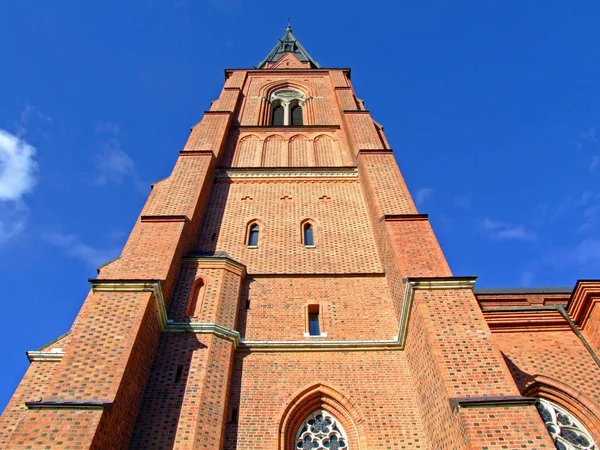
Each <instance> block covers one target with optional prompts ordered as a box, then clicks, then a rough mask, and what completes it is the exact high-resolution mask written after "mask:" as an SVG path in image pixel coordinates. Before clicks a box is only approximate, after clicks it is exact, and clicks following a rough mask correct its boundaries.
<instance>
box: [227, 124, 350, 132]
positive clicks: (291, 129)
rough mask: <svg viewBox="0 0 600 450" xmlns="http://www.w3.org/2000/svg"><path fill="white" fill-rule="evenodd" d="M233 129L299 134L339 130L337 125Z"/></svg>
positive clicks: (249, 126)
mask: <svg viewBox="0 0 600 450" xmlns="http://www.w3.org/2000/svg"><path fill="white" fill-rule="evenodd" d="M232 128H234V129H236V130H239V131H247V132H255V133H257V132H265V131H271V132H273V131H280V132H285V133H292V132H294V133H298V132H300V131H335V130H339V129H340V126H339V125H337V124H330V125H281V126H280V125H236V126H233V127H232Z"/></svg>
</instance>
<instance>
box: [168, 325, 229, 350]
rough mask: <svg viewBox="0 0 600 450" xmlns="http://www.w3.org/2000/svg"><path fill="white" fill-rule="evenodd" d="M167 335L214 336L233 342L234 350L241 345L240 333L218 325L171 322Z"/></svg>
mask: <svg viewBox="0 0 600 450" xmlns="http://www.w3.org/2000/svg"><path fill="white" fill-rule="evenodd" d="M164 331H165V332H167V333H184V332H191V333H197V334H214V335H215V336H217V337H220V338H223V339H227V340H228V341H231V342H233V346H234V348H237V346H238V345H239V343H240V332H239V331H237V330H232V329H231V328H228V327H224V326H222V325H219V324H217V323H207V322H174V321H171V320H169V321H168V322H167V326H166V327H165V330H164Z"/></svg>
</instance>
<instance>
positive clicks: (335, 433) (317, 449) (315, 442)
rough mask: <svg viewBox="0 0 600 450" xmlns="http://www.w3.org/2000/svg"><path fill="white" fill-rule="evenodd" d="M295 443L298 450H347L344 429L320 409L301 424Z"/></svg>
mask: <svg viewBox="0 0 600 450" xmlns="http://www.w3.org/2000/svg"><path fill="white" fill-rule="evenodd" d="M295 442H296V448H297V449H299V450H339V449H343V450H348V439H347V438H346V433H345V432H344V429H343V428H342V426H341V425H340V424H339V423H338V421H337V420H336V419H334V417H333V416H332V415H331V414H329V413H328V412H327V411H325V410H322V409H318V410H316V411H315V412H313V413H312V414H311V415H309V416H308V417H307V418H306V420H304V422H302V425H300V429H299V430H298V433H296V441H295Z"/></svg>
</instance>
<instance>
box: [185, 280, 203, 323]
mask: <svg viewBox="0 0 600 450" xmlns="http://www.w3.org/2000/svg"><path fill="white" fill-rule="evenodd" d="M205 295H206V280H205V279H204V278H203V277H197V278H196V279H195V280H194V283H193V284H192V289H191V291H190V295H189V297H188V301H187V303H186V305H185V317H186V318H187V319H189V320H191V319H192V318H197V317H199V316H200V314H199V313H200V312H201V311H202V304H203V303H204V296H205Z"/></svg>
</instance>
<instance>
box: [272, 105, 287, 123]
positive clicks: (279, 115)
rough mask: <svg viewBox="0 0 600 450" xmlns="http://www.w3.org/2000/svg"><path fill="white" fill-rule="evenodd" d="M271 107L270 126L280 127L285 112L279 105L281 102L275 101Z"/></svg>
mask: <svg viewBox="0 0 600 450" xmlns="http://www.w3.org/2000/svg"><path fill="white" fill-rule="evenodd" d="M272 106H273V111H272V112H271V125H273V126H277V127H282V126H283V123H284V116H285V110H284V108H283V105H282V104H281V100H276V101H275V103H273V105H272Z"/></svg>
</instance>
